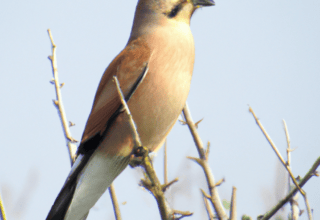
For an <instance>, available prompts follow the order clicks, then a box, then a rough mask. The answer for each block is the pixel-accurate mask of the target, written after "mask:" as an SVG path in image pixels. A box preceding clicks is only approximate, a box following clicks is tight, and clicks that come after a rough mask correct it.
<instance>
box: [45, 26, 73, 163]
mask: <svg viewBox="0 0 320 220" xmlns="http://www.w3.org/2000/svg"><path fill="white" fill-rule="evenodd" d="M48 34H49V37H50V41H51V45H52V56H49V59H50V61H51V64H52V72H53V78H54V80H53V82H54V85H55V89H56V95H57V99H56V100H54V102H53V103H54V104H55V106H56V108H57V110H58V113H59V116H60V121H61V123H62V128H63V132H64V135H65V137H66V142H67V147H68V150H69V156H70V163H71V166H72V165H73V163H74V161H75V157H76V149H77V147H76V145H75V144H73V143H74V142H77V141H76V140H75V139H73V138H72V136H71V132H70V130H69V126H68V120H67V117H66V114H65V111H64V107H63V103H62V97H61V91H60V83H59V78H58V67H57V61H56V48H57V46H56V45H55V43H54V41H53V37H52V34H51V30H50V29H48Z"/></svg>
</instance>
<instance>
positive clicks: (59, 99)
mask: <svg viewBox="0 0 320 220" xmlns="http://www.w3.org/2000/svg"><path fill="white" fill-rule="evenodd" d="M48 34H49V37H50V41H51V44H52V56H49V59H50V61H51V64H52V71H53V78H54V79H53V83H54V85H55V89H56V96H57V100H54V104H55V106H56V108H57V110H58V113H59V116H60V120H61V123H62V128H63V132H64V135H65V137H66V142H67V146H68V152H69V157H70V162H71V166H72V165H73V164H74V162H75V160H76V149H77V146H76V145H75V144H74V143H75V142H77V141H76V140H75V139H73V138H72V135H71V132H70V130H69V126H74V123H72V122H69V124H68V120H67V116H66V113H65V111H64V107H63V102H62V96H61V91H60V89H61V88H62V86H64V83H62V84H60V83H59V78H58V67H57V61H56V48H57V46H56V45H55V43H54V41H53V37H52V34H51V30H50V29H48ZM68 125H69V126H68ZM110 191H112V193H111V192H110V194H112V195H111V200H112V204H113V208H114V210H115V215H116V219H117V220H121V215H120V210H119V205H118V202H117V197H116V194H115V191H114V188H113V184H111V186H110ZM87 216H88V214H87V215H86V216H85V217H84V218H83V220H85V219H86V218H87Z"/></svg>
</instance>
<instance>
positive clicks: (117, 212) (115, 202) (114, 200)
mask: <svg viewBox="0 0 320 220" xmlns="http://www.w3.org/2000/svg"><path fill="white" fill-rule="evenodd" d="M109 193H110V197H111V201H112V205H113V211H114V217H115V219H116V220H121V219H122V218H121V213H120V208H119V204H118V199H117V196H116V191H115V189H114V185H113V183H112V184H111V185H110V186H109Z"/></svg>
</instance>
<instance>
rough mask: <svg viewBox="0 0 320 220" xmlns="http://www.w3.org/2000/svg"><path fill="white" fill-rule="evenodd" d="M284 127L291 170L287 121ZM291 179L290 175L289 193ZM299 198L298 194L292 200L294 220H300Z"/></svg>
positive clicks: (288, 164)
mask: <svg viewBox="0 0 320 220" xmlns="http://www.w3.org/2000/svg"><path fill="white" fill-rule="evenodd" d="M282 121H283V126H284V131H285V133H286V139H287V146H288V147H287V166H288V167H289V168H290V169H291V148H290V136H289V131H288V127H287V124H286V122H285V120H284V119H283V120H282ZM290 183H291V177H290V174H289V175H288V192H289V191H290V190H291V184H290ZM298 197H299V194H296V195H295V196H293V197H292V198H291V199H290V205H291V216H292V220H298V218H299V206H298Z"/></svg>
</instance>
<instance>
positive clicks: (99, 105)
mask: <svg viewBox="0 0 320 220" xmlns="http://www.w3.org/2000/svg"><path fill="white" fill-rule="evenodd" d="M214 4H215V3H214V1H213V0H139V1H138V3H137V6H136V12H135V15H134V21H133V25H132V30H131V34H130V36H129V40H128V42H127V44H126V46H125V48H124V49H123V50H122V51H121V52H120V53H119V54H118V55H117V56H116V57H115V58H114V59H113V61H112V62H111V63H110V64H109V66H108V67H107V68H106V70H105V72H104V74H103V75H102V78H101V80H100V83H99V86H98V89H97V92H96V95H95V98H94V101H93V106H92V109H91V112H90V115H89V117H88V120H87V123H86V126H85V130H84V132H83V135H82V138H81V141H80V145H79V147H78V150H77V153H76V155H77V156H76V160H75V163H74V164H73V166H72V168H71V171H70V173H69V175H68V177H67V180H66V181H65V183H64V185H63V187H62V189H61V191H60V193H59V194H58V196H57V198H56V200H55V202H54V204H53V205H52V207H51V210H50V211H49V214H48V216H47V218H46V219H47V220H82V219H85V218H86V216H87V215H88V212H89V210H90V209H91V208H92V207H93V206H94V205H95V203H96V202H97V201H98V199H99V198H100V197H101V195H102V194H103V193H104V192H105V191H106V189H107V188H108V187H109V186H110V185H111V183H112V182H113V180H114V179H115V178H116V177H117V176H118V175H119V174H120V173H121V172H122V171H123V170H124V169H125V168H126V167H127V165H128V163H129V161H130V156H131V155H132V153H133V150H134V140H133V136H132V130H131V129H132V127H131V125H130V123H129V120H128V116H127V115H126V113H125V112H124V110H123V106H122V104H121V99H120V97H119V95H118V93H117V87H116V85H115V82H114V80H113V77H114V76H116V77H117V79H118V81H119V84H120V88H121V90H122V92H123V94H124V97H125V100H126V102H127V104H128V107H129V109H130V111H131V114H132V118H133V120H134V122H135V124H136V127H137V131H138V134H139V137H140V139H141V142H142V145H143V146H144V147H146V148H147V149H148V150H149V151H150V152H152V151H156V150H157V149H158V148H159V147H161V146H162V144H163V143H164V141H165V138H166V136H167V135H168V133H169V132H170V130H171V129H172V127H173V125H174V124H175V122H176V121H177V119H178V117H179V115H180V114H181V111H182V109H183V107H184V105H185V103H186V100H187V97H188V93H189V89H190V84H191V78H192V73H193V66H194V59H195V46H194V39H193V35H192V33H191V30H190V19H191V16H192V15H193V14H194V12H195V11H196V10H197V9H198V8H201V7H204V6H212V5H214Z"/></svg>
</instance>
